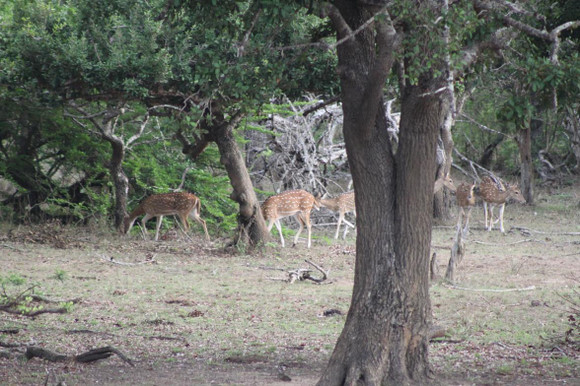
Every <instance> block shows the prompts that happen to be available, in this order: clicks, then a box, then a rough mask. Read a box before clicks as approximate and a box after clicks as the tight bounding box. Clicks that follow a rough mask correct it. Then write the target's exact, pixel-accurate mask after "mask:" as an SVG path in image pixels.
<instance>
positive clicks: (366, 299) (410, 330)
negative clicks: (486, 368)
mask: <svg viewBox="0 0 580 386" xmlns="http://www.w3.org/2000/svg"><path fill="white" fill-rule="evenodd" d="M336 7H338V8H333V7H332V8H331V9H330V10H329V16H330V18H331V20H332V22H333V24H334V26H335V28H336V30H337V31H338V39H341V38H344V37H346V36H348V35H349V34H350V31H352V30H355V29H356V28H357V27H358V26H360V25H362V23H364V22H365V21H366V20H368V19H369V18H370V17H372V14H371V13H370V12H368V11H367V10H366V9H365V6H364V5H360V3H354V2H351V3H349V2H337V3H336ZM339 10H340V12H339ZM374 33H376V35H375V34H374ZM375 39H376V40H375ZM397 42H398V36H397V35H396V33H395V31H394V29H393V28H391V26H390V25H389V22H388V20H387V21H385V20H378V19H377V20H375V21H374V31H373V29H372V28H371V29H369V28H367V29H365V30H362V31H361V32H359V33H358V34H356V35H355V36H354V37H352V38H350V39H349V40H346V41H345V42H344V43H343V44H341V45H339V46H338V59H339V74H340V77H341V85H342V101H343V110H344V126H343V130H344V137H345V143H346V148H347V153H348V160H349V165H350V170H351V173H352V178H353V183H354V189H355V192H356V207H357V219H356V222H357V232H358V236H357V240H356V266H355V278H354V288H353V295H352V300H351V307H350V310H349V312H348V315H347V319H346V322H345V326H344V329H343V331H342V333H341V335H340V337H339V339H338V342H337V344H336V347H335V349H334V352H333V354H332V356H331V358H330V361H329V363H328V366H327V368H326V369H325V371H324V373H323V375H322V377H321V379H320V381H319V383H318V384H319V385H355V384H356V385H380V384H393V385H394V384H396V385H402V384H410V383H417V384H422V383H425V382H426V381H427V379H428V377H429V376H430V369H429V364H428V342H429V325H430V320H431V305H430V300H429V287H428V285H429V251H430V242H431V225H432V219H433V218H432V208H433V185H434V181H435V172H436V162H435V156H436V146H437V137H438V133H439V129H440V128H441V126H442V124H443V118H444V116H445V114H446V112H447V108H448V104H445V103H442V100H443V98H442V96H441V94H437V93H433V94H431V93H429V92H426V91H428V90H429V89H430V88H429V87H428V86H429V84H428V83H429V80H428V81H427V82H426V83H421V81H420V84H419V86H407V87H406V88H405V90H404V92H403V96H402V99H401V102H402V109H401V124H400V135H399V145H398V149H397V153H396V156H394V155H393V152H392V149H391V145H390V142H389V138H388V132H387V130H386V128H387V122H386V120H385V118H384V117H385V112H384V111H383V109H384V104H383V101H382V94H381V91H382V85H383V84H384V82H385V79H386V76H387V74H388V72H389V71H390V69H391V67H392V63H393V51H394V49H395V47H396V45H397Z"/></svg>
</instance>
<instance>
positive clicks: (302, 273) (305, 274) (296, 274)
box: [268, 260, 328, 284]
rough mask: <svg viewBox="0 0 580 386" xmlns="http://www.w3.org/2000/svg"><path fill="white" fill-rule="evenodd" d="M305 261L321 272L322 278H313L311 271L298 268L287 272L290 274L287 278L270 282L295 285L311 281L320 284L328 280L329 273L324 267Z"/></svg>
mask: <svg viewBox="0 0 580 386" xmlns="http://www.w3.org/2000/svg"><path fill="white" fill-rule="evenodd" d="M304 261H305V262H307V263H308V264H310V265H311V266H313V267H314V268H316V269H317V270H318V271H320V272H321V273H322V277H321V278H316V277H313V276H312V275H311V273H312V270H311V269H308V268H298V269H294V270H292V271H287V273H288V277H287V278H284V279H279V278H272V277H271V278H270V280H280V281H285V282H288V283H290V284H292V283H294V282H295V281H305V280H311V281H313V282H315V283H317V284H320V283H322V282H324V281H325V280H326V279H327V278H328V272H327V271H325V270H324V269H322V267H320V266H319V265H318V264H316V263H313V262H311V261H309V260H304ZM268 269H274V268H268ZM280 270H282V269H280ZM282 271H283V270H282Z"/></svg>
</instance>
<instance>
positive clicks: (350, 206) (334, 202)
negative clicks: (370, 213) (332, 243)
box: [320, 192, 356, 239]
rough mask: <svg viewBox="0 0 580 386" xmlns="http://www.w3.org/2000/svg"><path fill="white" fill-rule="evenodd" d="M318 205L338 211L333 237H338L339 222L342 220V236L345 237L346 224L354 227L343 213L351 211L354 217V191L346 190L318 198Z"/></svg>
mask: <svg viewBox="0 0 580 386" xmlns="http://www.w3.org/2000/svg"><path fill="white" fill-rule="evenodd" d="M320 205H322V206H324V207H325V208H327V209H330V210H331V211H333V212H336V213H338V224H337V225H336V233H335V234H334V238H335V239H338V232H339V230H340V224H341V223H342V222H343V221H344V223H345V227H344V234H343V235H342V238H343V239H344V238H345V237H346V232H347V231H348V226H351V227H353V228H354V227H355V226H354V225H352V224H351V223H349V222H348V221H346V220H345V219H344V215H345V214H346V213H351V212H352V213H353V214H354V215H355V217H356V208H355V205H354V192H346V193H342V194H339V195H338V196H336V197H334V198H323V199H321V200H320Z"/></svg>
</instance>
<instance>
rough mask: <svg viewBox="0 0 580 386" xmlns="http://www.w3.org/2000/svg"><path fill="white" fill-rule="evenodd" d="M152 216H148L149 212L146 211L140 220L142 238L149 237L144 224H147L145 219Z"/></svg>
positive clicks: (147, 219)
mask: <svg viewBox="0 0 580 386" xmlns="http://www.w3.org/2000/svg"><path fill="white" fill-rule="evenodd" d="M153 217H155V216H150V215H149V214H147V213H146V214H145V216H144V217H143V219H142V220H141V234H142V235H143V239H144V240H147V239H149V237H147V226H146V225H145V224H147V221H149V219H152V218H153Z"/></svg>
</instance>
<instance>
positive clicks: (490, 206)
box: [488, 204, 495, 231]
mask: <svg viewBox="0 0 580 386" xmlns="http://www.w3.org/2000/svg"><path fill="white" fill-rule="evenodd" d="M488 209H489V229H488V231H491V230H492V229H493V224H495V222H494V221H493V205H491V204H490V205H489V207H488Z"/></svg>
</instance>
